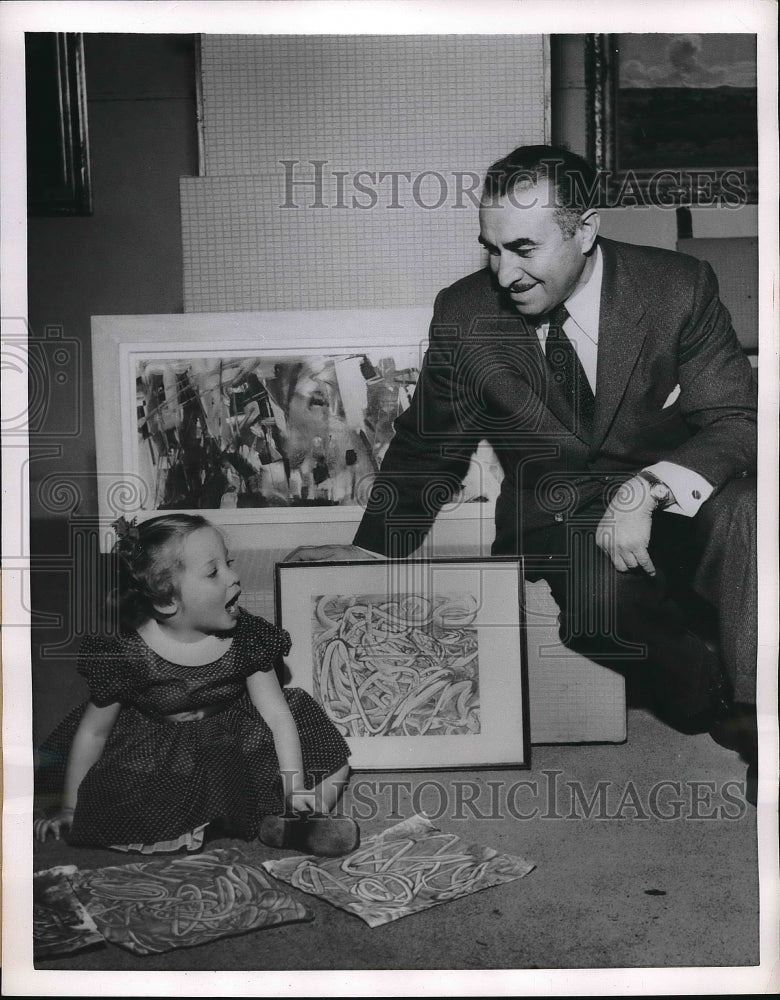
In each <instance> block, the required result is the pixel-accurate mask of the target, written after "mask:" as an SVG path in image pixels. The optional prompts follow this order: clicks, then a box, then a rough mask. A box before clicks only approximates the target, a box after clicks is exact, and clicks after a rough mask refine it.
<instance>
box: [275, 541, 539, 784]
mask: <svg viewBox="0 0 780 1000" xmlns="http://www.w3.org/2000/svg"><path fill="white" fill-rule="evenodd" d="M522 580H523V575H522V564H521V561H520V560H518V559H511V558H509V559H504V558H491V559H482V558H478V559H471V560H458V559H430V560H403V561H398V562H396V561H389V560H368V561H365V562H340V563H332V562H331V563H325V562H321V563H295V562H292V563H279V564H277V566H276V621H277V623H278V624H280V625H281V626H282V627H283V628H285V629H287V631H288V632H289V633H290V636H291V638H292V649H291V653H290V655H289V657H288V658H287V666H288V667H289V670H290V678H289V682H290V683H291V684H292V685H293V686H295V687H300V688H303V689H304V690H305V691H308V692H309V693H310V694H311V695H312V696H313V697H314V698H315V700H316V701H317V702H318V703H319V704H320V705H322V707H323V708H324V710H325V712H326V713H327V714H328V716H329V717H330V719H331V720H332V721H333V723H334V724H335V725H336V727H337V728H338V729H339V730H340V731H341V733H342V734H343V735H344V736H345V738H346V739H347V742H348V743H349V746H350V750H351V752H352V758H351V761H350V763H351V765H352V767H353V768H356V769H361V770H381V769H386V768H391V769H401V770H416V769H431V768H433V769H435V768H448V769H449V768H458V767H488V766H490V767H502V766H503V767H527V766H528V764H529V733H528V699H527V664H526V649H525V633H524V627H523V587H522Z"/></svg>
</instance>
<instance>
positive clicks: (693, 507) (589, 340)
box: [536, 246, 713, 517]
mask: <svg viewBox="0 0 780 1000" xmlns="http://www.w3.org/2000/svg"><path fill="white" fill-rule="evenodd" d="M603 276H604V261H603V258H602V255H601V248H600V247H598V246H597V247H596V251H595V258H594V266H593V270H592V271H591V274H590V277H589V278H588V280H587V281H586V282H585V283H584V284H581V285H577V287H576V288H575V289H574V291H573V292H572V293H571V295H570V296H569V297H568V299H566V301H565V303H564V305H565V306H566V310H567V312H568V313H569V318H568V319H567V320H566V322H565V323H564V324H563V329H564V332H565V334H566V336H567V337H568V338H569V340H570V341H571V342H572V344H573V345H574V349H575V350H576V352H577V357H578V358H579V359H580V364H581V365H582V367H583V370H584V372H585V375H586V377H587V379H588V382H590V387H591V389H593V392H594V393H595V392H596V371H597V363H598V346H599V315H600V310H601V282H602V278H603ZM548 329H549V323H542V324H541V325H540V326H538V327H537V331H536V332H537V336H538V337H539V343H540V344H541V345H542V350H544V342H545V339H546V337H547V331H548ZM673 395H674V394H673ZM646 469H647V471H648V472H652V473H653V474H654V475H656V476H657V477H658V478H659V479H660V480H661V481H662V482H664V483H665V484H666V485H667V486H668V487H669V489H670V490H671V491H672V493H673V494H674V498H675V501H676V502H675V503H673V504H671V505H670V506H669V507H666V508H665V510H668V511H671V512H672V513H674V514H685V515H686V516H687V517H693V515H694V514H696V512H697V511H698V509H699V507H701V505H702V504H703V503H704V501H705V500H707V499H708V498H709V496H710V495H711V494H712V490H713V487H712V486H711V484H710V483H708V482H707V480H706V479H705V478H704V477H703V476H700V475H699V473H698V472H694V471H693V469H687V468H685V466H682V465H677V464H676V463H675V462H666V461H660V462H656V463H655V464H654V465H648V466H646Z"/></svg>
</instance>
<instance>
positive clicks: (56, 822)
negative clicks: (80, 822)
mask: <svg viewBox="0 0 780 1000" xmlns="http://www.w3.org/2000/svg"><path fill="white" fill-rule="evenodd" d="M72 826H73V809H71V808H63V809H60V811H59V812H57V813H55V814H54V815H53V816H50V817H49V818H48V819H36V821H35V824H34V826H33V830H34V831H35V839H36V840H40V841H41V843H43V841H44V840H46V837H47V835H48V834H49V832H50V831H51V832H52V833H53V834H54V839H55V840H59V839H60V833H61V832H62V831H64V830H70V828H71V827H72Z"/></svg>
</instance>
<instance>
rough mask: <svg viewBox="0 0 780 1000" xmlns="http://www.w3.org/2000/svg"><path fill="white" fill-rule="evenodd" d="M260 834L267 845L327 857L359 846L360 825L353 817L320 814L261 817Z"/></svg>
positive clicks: (347, 852) (336, 855)
mask: <svg viewBox="0 0 780 1000" xmlns="http://www.w3.org/2000/svg"><path fill="white" fill-rule="evenodd" d="M259 836H260V840H262V842H263V843H264V844H266V845H267V846H268V847H278V848H281V849H282V850H287V851H303V853H304V854H317V855H319V856H321V857H326V858H337V857H339V856H340V855H342V854H349V852H350V851H354V850H355V848H356V847H358V846H359V845H360V828H359V827H358V825H357V823H356V822H355V821H354V820H353V819H350V818H349V817H348V816H328V815H324V814H321V813H297V814H296V815H293V816H264V817H263V819H262V820H261V821H260V834H259Z"/></svg>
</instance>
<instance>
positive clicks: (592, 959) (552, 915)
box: [35, 708, 759, 992]
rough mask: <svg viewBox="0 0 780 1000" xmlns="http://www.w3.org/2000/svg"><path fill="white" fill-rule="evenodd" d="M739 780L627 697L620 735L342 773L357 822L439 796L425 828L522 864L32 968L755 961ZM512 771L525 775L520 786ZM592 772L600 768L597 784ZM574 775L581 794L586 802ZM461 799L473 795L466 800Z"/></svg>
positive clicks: (750, 842) (406, 811)
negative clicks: (503, 764)
mask: <svg viewBox="0 0 780 1000" xmlns="http://www.w3.org/2000/svg"><path fill="white" fill-rule="evenodd" d="M391 779H392V781H393V782H395V789H396V791H395V794H396V796H397V801H394V799H393V794H394V793H393V792H392V791H391V789H390V786H381V785H380V782H389V781H390V780H391ZM743 780H744V764H743V763H742V762H741V761H740V760H739V758H738V757H737V756H736V754H734V753H733V752H731V751H729V750H726V749H723V748H722V747H719V746H718V745H717V744H715V743H714V742H713V741H712V740H711V739H710V737H709V736H708V735H706V734H704V735H696V736H685V735H682V734H680V733H677V732H676V731H674V730H672V729H670V728H669V727H668V726H666V725H665V724H663V723H662V722H660V721H659V720H658V719H656V718H655V717H654V716H652V715H651V714H650V713H649V712H647V711H646V710H644V709H640V708H634V709H631V710H630V711H629V732H628V740H627V742H626V743H625V744H621V745H589V746H562V745H558V746H536V747H534V748H533V758H532V766H531V768H530V769H529V770H526V771H516V770H515V771H506V770H500V771H499V770H497V771H472V772H461V773H455V772H447V773H442V772H438V773H436V772H428V773H424V774H422V773H414V774H406V775H399V774H394V775H386V774H376V773H372V774H357V775H356V776H355V777H354V779H353V787H352V790H351V792H350V793H348V795H347V798H346V800H345V808H346V810H347V811H350V810H352V812H353V815H355V816H356V818H357V817H360V819H361V827H362V830H363V834H364V836H368V835H370V834H371V833H374V832H377V831H379V830H382V829H384V828H386V827H387V826H389V825H391V824H392V823H393V822H395V821H397V819H399V818H401V817H406V816H409V815H411V814H412V813H413V812H414V811H415V810H418V809H420V808H422V809H427V810H428V812H429V813H432V814H435V813H436V812H438V811H441V808H442V805H444V812H443V814H442V815H441V816H439V817H438V818H437V819H436V825H437V826H438V827H439V828H440V829H442V830H447V831H450V832H453V833H456V834H458V835H460V836H461V837H463V838H464V839H466V840H469V841H474V842H478V843H481V844H485V845H489V846H492V847H494V848H496V849H498V850H499V851H506V852H509V853H513V854H520V855H523V856H524V857H526V858H528V859H529V860H532V861H533V862H534V863H535V865H536V867H535V868H534V870H533V871H532V872H531V873H530V874H529V875H527V876H526V877H525V878H523V879H520V880H518V881H515V882H512V883H509V884H506V885H503V886H500V887H495V888H492V889H488V890H485V891H483V892H480V893H477V894H474V895H471V896H468V897H465V898H463V899H459V900H455V901H452V902H449V903H446V904H444V905H441V906H438V907H436V908H434V909H430V910H428V911H425V912H422V913H419V914H416V915H413V916H410V917H407V918H404V919H402V920H399V921H397V922H395V923H392V924H388V925H385V926H383V927H379V928H376V929H370V928H369V927H368V926H367V925H365V924H364V923H363V922H362V921H361V920H359V919H358V918H356V917H353V916H350V915H347V914H346V913H344V912H343V911H340V910H337V909H335V908H333V907H331V906H329V905H328V904H326V903H324V902H322V901H320V900H318V899H316V898H314V897H309V896H307V897H305V901H306V902H307V903H308V904H309V905H310V907H311V908H312V909H313V910H314V912H315V920H314V921H313V922H312V923H309V924H297V925H289V926H287V927H280V928H275V929H273V930H268V931H261V932H257V933H253V934H248V935H245V936H243V937H237V938H230V939H223V940H222V941H220V942H218V943H215V944H213V945H206V946H201V947H198V948H193V949H186V950H185V949H181V950H178V951H175V952H169V953H167V954H165V955H161V956H156V957H147V958H137V957H133V956H132V955H130V954H129V953H127V952H125V951H123V950H121V949H120V948H117V947H114V946H108V947H107V948H104V949H102V950H98V951H93V952H89V953H82V954H80V955H77V956H73V957H72V958H62V959H57V960H50V961H47V962H44V963H41V964H40V965H39V968H41V969H52V970H60V969H61V970H67V969H71V970H76V969H82V970H133V971H139V972H148V971H152V970H160V969H162V970H168V971H176V970H200V969H203V970H205V969H209V970H235V971H238V970H290V971H294V970H307V969H344V970H358V969H366V970H376V969H387V970H398V969H452V970H480V969H481V970H488V969H519V970H522V969H572V968H575V969H576V968H580V969H599V968H601V969H617V968H632V969H633V968H636V969H640V968H644V967H664V968H666V967H675V966H684V967H686V966H687V967H706V966H715V967H728V966H740V967H741V966H751V965H755V964H757V963H758V961H759V941H758V929H759V925H758V918H759V907H758V869H757V839H756V811H755V809H754V808H753V807H751V806H748V805H746V804H745V803H744V800H743V799H742V798H741V795H740V783H741V782H742V781H743ZM520 781H524V782H529V783H530V784H528V785H523V786H520V785H518V784H517V783H518V782H520ZM600 782H601V783H605V784H602V785H601V789H600V790H599V783H600ZM662 782H672V783H680V784H679V785H665V784H659V783H662ZM729 782H733V784H731V785H729V784H728V783H729ZM574 785H576V786H577V787H578V788H579V789H580V790H581V793H582V794H583V795H584V796H585V799H587V800H593V802H594V806H593V811H592V813H591V815H590V818H586V817H585V815H584V814H585V813H586V812H587V805H583V804H582V802H581V801H580V800H578V799H577V793H575V792H574V791H573V786H574ZM439 789H442V790H443V791H440V790H439ZM553 789H554V792H553ZM491 795H492V800H491ZM594 795H595V799H594ZM599 795H601V799H599ZM468 799H470V800H472V801H473V806H474V809H473V811H472V810H470V809H469V807H468V806H467V805H464V802H465V801H466V800H468ZM583 801H584V800H583ZM675 802H676V803H678V805H677V806H675ZM372 803H373V804H372ZM578 803H579V804H578ZM394 806H395V807H396V810H397V811H396V813H395V814H393V807H394ZM512 811H513V812H514V813H515V815H514V816H513V815H512V814H511V813H512ZM473 812H476V813H477V815H473ZM491 812H494V813H495V815H491ZM369 813H370V814H369ZM520 814H533V818H519V816H520ZM675 814H677V815H675ZM665 817H669V818H665ZM227 843H230V842H228V841H224V842H223V841H218V842H216V844H215V846H222V845H223V844H227ZM241 846H242V849H243V850H244V851H245V852H246V854H247V856H248V857H249V858H250V859H252V860H254V861H262V860H265V859H267V858H269V857H278V856H282V853H281V852H278V851H274V850H271V849H268V848H265V847H264V846H263V845H262V844H259V843H252V844H242V845H241ZM122 860H123V859H122V856H121V855H120V856H118V855H117V854H115V853H111V852H107V851H84V850H75V849H69V848H67V847H66V846H65V845H64V844H55V843H47V844H45V845H42V846H38V847H36V851H35V866H36V868H38V869H40V868H46V867H49V866H51V865H54V864H63V863H75V864H77V865H78V866H79V867H83V868H90V867H95V866H98V865H102V864H116V863H122ZM127 860H130V859H127ZM433 992H435V989H434V990H433ZM649 992H652V990H650V991H649Z"/></svg>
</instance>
